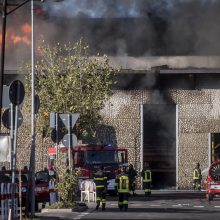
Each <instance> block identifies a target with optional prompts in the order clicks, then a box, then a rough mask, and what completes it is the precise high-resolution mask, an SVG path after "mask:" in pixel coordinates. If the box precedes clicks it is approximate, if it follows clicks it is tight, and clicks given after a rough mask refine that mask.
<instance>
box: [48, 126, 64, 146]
mask: <svg viewBox="0 0 220 220" xmlns="http://www.w3.org/2000/svg"><path fill="white" fill-rule="evenodd" d="M56 133H57V132H56V128H54V129H53V130H52V131H51V139H52V141H53V142H54V143H56V142H57V141H58V142H60V141H61V140H62V138H63V135H64V134H63V133H62V131H61V129H58V140H57V139H56Z"/></svg>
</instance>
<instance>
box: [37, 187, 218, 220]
mask: <svg viewBox="0 0 220 220" xmlns="http://www.w3.org/2000/svg"><path fill="white" fill-rule="evenodd" d="M87 205H88V207H89V208H88V209H87V210H85V211H83V212H72V213H65V212H61V211H55V212H48V213H37V216H38V217H39V218H40V219H42V220H44V219H163V220H164V219H167V220H168V219H206V220H207V219H208V218H211V219H212V220H214V219H219V215H220V198H215V199H214V200H213V201H211V202H208V201H206V199H205V192H193V191H153V192H152V196H151V197H150V198H148V199H147V198H145V197H144V196H143V194H142V192H141V191H139V192H138V195H136V196H135V197H133V196H131V197H130V199H129V209H128V211H127V212H124V211H120V210H119V209H118V204H117V197H108V198H107V205H106V206H107V208H106V211H101V209H100V210H98V211H96V210H95V203H89V204H87Z"/></svg>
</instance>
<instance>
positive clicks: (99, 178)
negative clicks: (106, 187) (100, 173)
mask: <svg viewBox="0 0 220 220" xmlns="http://www.w3.org/2000/svg"><path fill="white" fill-rule="evenodd" d="M105 179H107V177H106V178H105V177H95V178H94V180H105Z"/></svg>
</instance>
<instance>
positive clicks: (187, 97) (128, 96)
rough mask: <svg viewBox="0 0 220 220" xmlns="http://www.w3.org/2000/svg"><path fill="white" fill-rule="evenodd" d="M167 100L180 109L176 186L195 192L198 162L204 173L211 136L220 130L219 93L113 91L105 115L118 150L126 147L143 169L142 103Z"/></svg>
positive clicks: (217, 91)
mask: <svg viewBox="0 0 220 220" xmlns="http://www.w3.org/2000/svg"><path fill="white" fill-rule="evenodd" d="M161 94H162V95H161ZM165 97H166V98H167V97H169V100H170V101H171V102H173V103H174V104H176V105H177V106H178V148H177V150H178V170H177V173H178V178H177V187H178V188H179V189H192V174H193V168H194V167H195V164H196V162H199V163H200V165H201V169H202V170H204V169H205V168H207V167H208V165H209V146H210V139H209V133H210V132H213V133H215V132H219V130H220V123H219V122H220V120H219V115H220V110H219V109H220V108H219V106H220V91H219V90H168V91H163V92H162V93H159V92H158V91H156V90H155V91H153V90H142V91H137V90H136V91H114V94H113V96H112V98H111V99H110V101H109V102H108V103H106V107H105V108H104V110H103V112H102V113H103V115H104V118H105V122H106V123H107V124H108V125H110V126H113V127H114V128H115V130H116V136H117V144H118V147H119V148H127V149H128V155H129V163H133V164H134V165H135V166H136V168H137V169H140V104H161V103H164V102H165V101H166V100H165ZM204 179H205V176H204V177H203V180H204Z"/></svg>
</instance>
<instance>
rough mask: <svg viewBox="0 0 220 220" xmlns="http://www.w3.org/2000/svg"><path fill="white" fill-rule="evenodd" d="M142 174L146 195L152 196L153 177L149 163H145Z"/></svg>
mask: <svg viewBox="0 0 220 220" xmlns="http://www.w3.org/2000/svg"><path fill="white" fill-rule="evenodd" d="M141 176H142V178H143V190H144V193H145V196H150V195H151V182H152V177H151V169H150V166H149V163H144V167H143V170H142V171H141Z"/></svg>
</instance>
